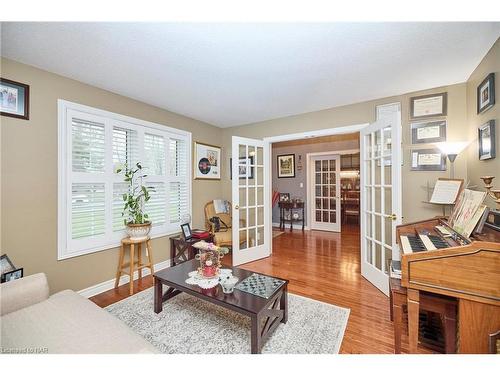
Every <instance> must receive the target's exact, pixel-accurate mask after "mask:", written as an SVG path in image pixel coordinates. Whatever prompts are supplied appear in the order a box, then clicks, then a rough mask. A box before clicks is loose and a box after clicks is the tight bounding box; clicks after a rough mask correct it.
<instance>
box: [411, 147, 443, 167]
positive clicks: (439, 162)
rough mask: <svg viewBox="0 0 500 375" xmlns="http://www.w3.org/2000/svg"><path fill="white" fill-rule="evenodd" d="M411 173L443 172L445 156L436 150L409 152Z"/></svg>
mask: <svg viewBox="0 0 500 375" xmlns="http://www.w3.org/2000/svg"><path fill="white" fill-rule="evenodd" d="M411 170H412V171H445V170H446V155H445V154H443V153H442V152H441V151H440V150H439V149H438V148H429V149H422V150H411Z"/></svg>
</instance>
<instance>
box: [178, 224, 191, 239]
mask: <svg viewBox="0 0 500 375" xmlns="http://www.w3.org/2000/svg"><path fill="white" fill-rule="evenodd" d="M181 230H182V235H183V236H184V239H185V240H190V239H191V237H193V233H192V232H191V226H190V225H189V223H186V224H181Z"/></svg>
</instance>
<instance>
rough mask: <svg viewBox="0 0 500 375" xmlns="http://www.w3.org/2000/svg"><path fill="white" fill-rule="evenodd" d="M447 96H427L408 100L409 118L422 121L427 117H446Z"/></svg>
mask: <svg viewBox="0 0 500 375" xmlns="http://www.w3.org/2000/svg"><path fill="white" fill-rule="evenodd" d="M447 100H448V94H447V93H446V92H441V93H439V94H429V95H421V96H414V97H413V98H410V118H411V119H424V118H429V117H438V116H446V112H447V105H448V104H447Z"/></svg>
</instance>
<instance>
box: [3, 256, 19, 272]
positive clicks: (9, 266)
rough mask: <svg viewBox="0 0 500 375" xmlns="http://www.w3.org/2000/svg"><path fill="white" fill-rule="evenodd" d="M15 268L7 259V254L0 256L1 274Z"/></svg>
mask: <svg viewBox="0 0 500 375" xmlns="http://www.w3.org/2000/svg"><path fill="white" fill-rule="evenodd" d="M15 269H16V266H14V263H12V261H11V260H10V259H9V257H8V256H7V254H3V255H2V256H0V274H1V275H3V274H4V273H6V272H10V271H13V270H15Z"/></svg>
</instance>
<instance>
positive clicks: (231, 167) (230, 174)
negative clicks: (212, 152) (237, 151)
mask: <svg viewBox="0 0 500 375" xmlns="http://www.w3.org/2000/svg"><path fill="white" fill-rule="evenodd" d="M239 159H240V162H239V163H238V171H239V178H240V180H242V179H245V178H246V177H247V174H248V168H250V174H249V175H248V179H249V180H252V179H253V178H254V169H255V167H253V160H254V157H253V156H249V157H248V158H245V157H240V158H239ZM245 159H246V166H244V165H239V164H243V163H241V161H242V160H245ZM249 165H250V167H249ZM242 168H245V173H242V171H243V170H242ZM229 178H230V179H231V180H232V179H233V158H229Z"/></svg>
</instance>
